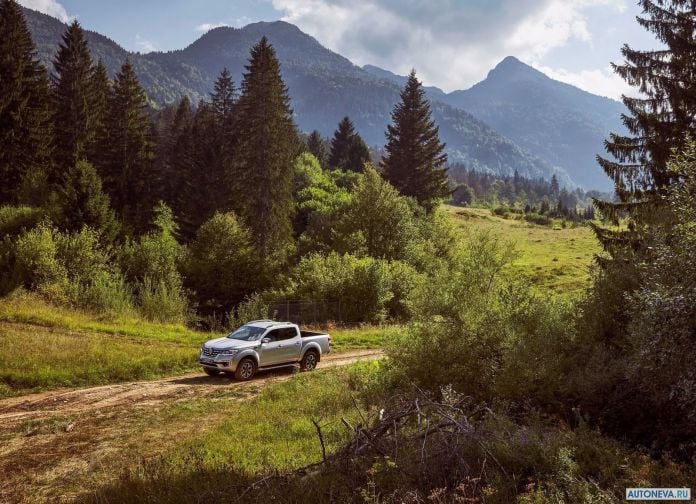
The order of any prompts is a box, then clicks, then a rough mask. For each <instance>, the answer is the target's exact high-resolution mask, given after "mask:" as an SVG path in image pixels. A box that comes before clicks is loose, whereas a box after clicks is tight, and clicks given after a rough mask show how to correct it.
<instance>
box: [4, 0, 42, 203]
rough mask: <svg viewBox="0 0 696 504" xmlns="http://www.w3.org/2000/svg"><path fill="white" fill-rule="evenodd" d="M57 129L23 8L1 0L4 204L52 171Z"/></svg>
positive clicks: (8, 0)
mask: <svg viewBox="0 0 696 504" xmlns="http://www.w3.org/2000/svg"><path fill="white" fill-rule="evenodd" d="M51 145H52V127H51V121H50V102H49V89H48V79H47V73H46V70H45V69H44V68H43V66H42V65H41V64H40V63H39V61H38V58H37V57H36V53H35V49H34V43H33V41H32V39H31V34H30V33H29V30H28V28H27V25H26V20H25V19H24V15H23V13H22V10H21V8H20V7H19V5H18V4H17V3H16V2H15V1H14V0H0V180H1V181H2V183H0V204H3V203H14V202H17V201H18V200H20V199H25V200H26V199H27V198H29V197H31V196H32V195H28V194H25V196H26V197H22V196H21V193H22V192H25V193H26V192H33V193H34V195H36V196H37V197H39V198H44V197H45V191H44V190H41V188H38V187H37V188H35V189H36V190H35V191H32V186H36V185H41V182H42V180H45V179H46V178H47V177H48V176H49V175H50V172H51V165H50V159H51Z"/></svg>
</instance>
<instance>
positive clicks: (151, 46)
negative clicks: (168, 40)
mask: <svg viewBox="0 0 696 504" xmlns="http://www.w3.org/2000/svg"><path fill="white" fill-rule="evenodd" d="M135 47H136V48H137V50H138V51H139V52H141V53H149V52H153V51H156V50H157V44H156V43H155V42H153V41H152V40H148V39H146V38H144V37H141V36H140V34H139V33H136V34H135Z"/></svg>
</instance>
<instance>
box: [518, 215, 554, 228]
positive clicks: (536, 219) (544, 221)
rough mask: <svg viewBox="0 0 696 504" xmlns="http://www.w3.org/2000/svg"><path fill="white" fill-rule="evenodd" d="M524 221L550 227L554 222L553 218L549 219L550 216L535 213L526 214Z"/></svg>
mask: <svg viewBox="0 0 696 504" xmlns="http://www.w3.org/2000/svg"><path fill="white" fill-rule="evenodd" d="M524 220H526V221H527V222H531V223H532V224H538V225H540V226H548V225H550V224H551V222H552V220H551V217H549V216H548V215H543V214H538V213H534V212H530V213H528V214H525V216H524Z"/></svg>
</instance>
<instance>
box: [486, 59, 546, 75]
mask: <svg viewBox="0 0 696 504" xmlns="http://www.w3.org/2000/svg"><path fill="white" fill-rule="evenodd" d="M521 77H524V78H530V77H532V78H537V79H538V78H541V77H546V76H545V75H544V74H543V73H541V72H540V71H539V70H537V69H535V68H532V67H531V66H529V65H527V64H526V63H523V62H522V61H520V60H519V59H517V58H515V57H514V56H507V57H506V58H504V59H503V60H502V61H501V62H500V63H498V64H497V65H496V66H495V68H493V70H491V71H490V72H488V78H489V79H491V78H492V79H496V78H503V79H505V80H509V79H519V78H521Z"/></svg>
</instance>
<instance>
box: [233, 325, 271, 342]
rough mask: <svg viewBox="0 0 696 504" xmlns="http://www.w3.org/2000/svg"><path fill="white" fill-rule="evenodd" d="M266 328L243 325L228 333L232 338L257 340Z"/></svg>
mask: <svg viewBox="0 0 696 504" xmlns="http://www.w3.org/2000/svg"><path fill="white" fill-rule="evenodd" d="M265 330H266V329H264V328H263V327H254V326H248V325H243V326H242V327H240V328H239V329H237V330H236V331H233V332H231V333H229V334H228V335H227V337H228V338H230V339H235V340H242V341H256V340H257V339H259V338H260V337H261V335H262V334H263V332H264V331H265Z"/></svg>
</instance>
